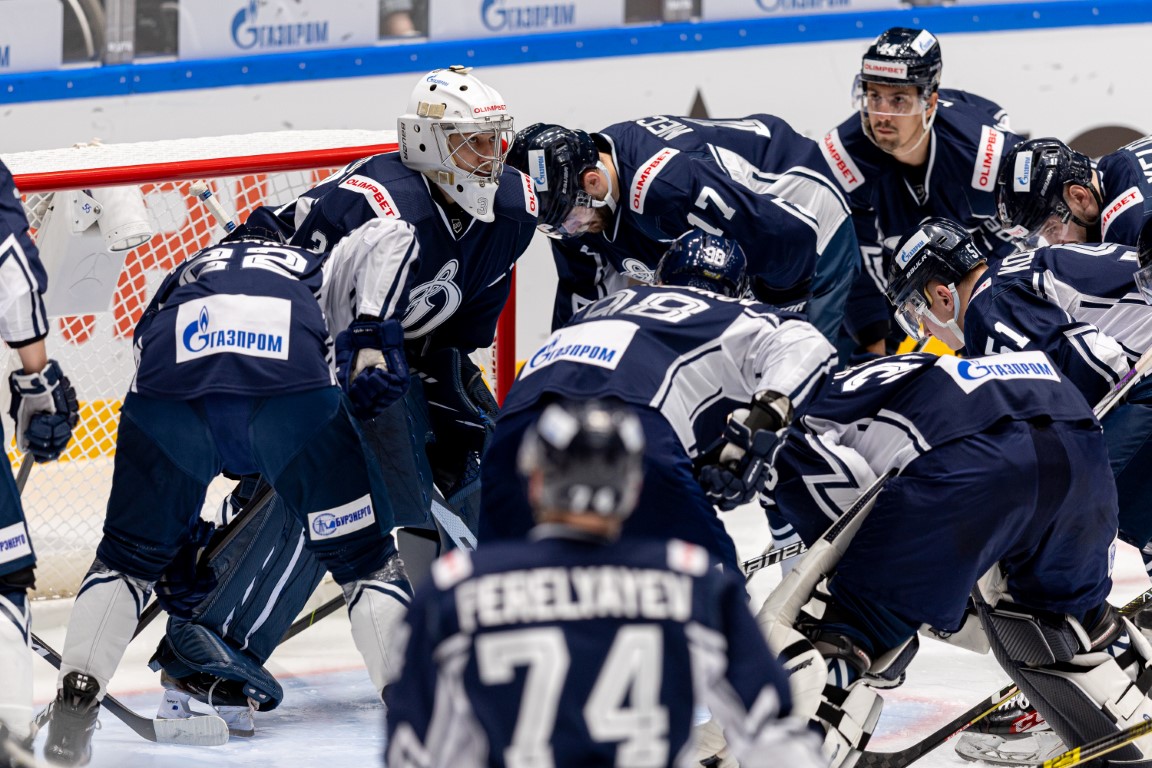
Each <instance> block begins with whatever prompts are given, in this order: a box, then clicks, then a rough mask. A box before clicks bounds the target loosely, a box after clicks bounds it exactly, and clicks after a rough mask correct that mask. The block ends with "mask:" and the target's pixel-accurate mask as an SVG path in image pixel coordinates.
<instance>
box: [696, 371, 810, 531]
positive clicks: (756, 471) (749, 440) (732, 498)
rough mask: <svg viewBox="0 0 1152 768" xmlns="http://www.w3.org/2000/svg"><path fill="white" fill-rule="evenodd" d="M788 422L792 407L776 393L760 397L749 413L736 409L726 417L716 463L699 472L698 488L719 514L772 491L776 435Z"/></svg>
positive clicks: (744, 409)
mask: <svg viewBox="0 0 1152 768" xmlns="http://www.w3.org/2000/svg"><path fill="white" fill-rule="evenodd" d="M791 420H792V403H791V402H790V401H789V400H788V398H786V397H784V396H783V395H778V394H776V393H775V392H765V393H763V394H762V395H760V396H758V397H757V398H756V399H755V400H754V401H753V402H752V407H751V409H746V408H739V409H737V410H735V411H733V412H732V415H730V416H729V417H728V424H727V426H726V427H725V428H724V440H725V445H724V448H723V450H721V452H720V459H719V462H718V463H717V464H713V465H708V466H705V467H703V468H702V469H701V470H700V486H701V487H702V488H703V489H704V494H705V495H706V496H707V497H708V499H709V500H710V501H711V502H712V503H713V504H715V505H716V506H717V507H718V508H719V509H720V511H722V512H730V511H732V510H733V509H736V508H737V507H739V506H740V505H742V504H747V503H748V502H750V501H752V499H754V498H755V497H756V495H757V494H759V493H766V492H767V491H769V490H771V489H772V487H773V486H774V485H775V477H774V474H773V469H772V458H773V455H774V454H775V452H776V447H777V446H778V445H779V443H780V436H779V434H778V432H779V431H781V430H783V429H784V427H785V426H787V425H788V422H790V421H791Z"/></svg>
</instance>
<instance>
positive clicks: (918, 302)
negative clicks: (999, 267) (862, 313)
mask: <svg viewBox="0 0 1152 768" xmlns="http://www.w3.org/2000/svg"><path fill="white" fill-rule="evenodd" d="M984 261H985V258H984V256H983V255H981V253H980V251H978V250H977V249H976V246H975V244H973V242H972V237H971V235H969V234H968V231H967V230H966V229H964V228H963V227H961V226H960V225H959V224H956V223H954V222H952V221H949V220H948V219H943V218H939V217H932V218H929V219H925V220H924V222H923V223H922V224H920V226H919V227H917V228H916V229H915V230H913V231H912V232H911V233H909V234H908V235H906V236H905V237H904V238H903V239H902V240H901V241H900V244H899V245H898V246H897V247H896V253H895V255H894V256H893V257H892V265H891V267H890V268H889V269H888V289H887V290H886V291H885V293H886V294H887V296H888V300H889V301H891V302H892V304H893V306H895V307H896V320H897V321H898V322H899V323H900V327H901V328H903V329H904V331H905V333H907V334H908V335H909V336H911V337H912V338H923V334H922V333H921V331H920V318H921V317H922V316H923V315H924V313H925V312H926V311H927V310H928V307H929V304H928V297H927V295H926V294H925V289H926V288H927V286H928V281H929V280H939V281H940V282H942V283H944V284H945V285H954V284H956V283H958V282H960V281H961V280H963V279H964V277H965V276H966V275H967V274H968V273H969V272H971V271H972V269H973V268H974V267H976V266H977V265H978V264H981V263H983V262H984Z"/></svg>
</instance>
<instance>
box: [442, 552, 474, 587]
mask: <svg viewBox="0 0 1152 768" xmlns="http://www.w3.org/2000/svg"><path fill="white" fill-rule="evenodd" d="M472 570H473V567H472V554H471V553H470V552H468V551H467V550H464V549H454V550H452V551H451V552H449V553H448V554H446V555H444V556H443V557H441V558H439V559H438V560H436V561H434V562H433V563H432V582H433V583H434V584H435V585H436V588H437V589H441V590H449V589H452V587H454V586H456V585H457V584H459V583H460V582H462V581H464V579H467V578H468V577H469V576H471V575H472Z"/></svg>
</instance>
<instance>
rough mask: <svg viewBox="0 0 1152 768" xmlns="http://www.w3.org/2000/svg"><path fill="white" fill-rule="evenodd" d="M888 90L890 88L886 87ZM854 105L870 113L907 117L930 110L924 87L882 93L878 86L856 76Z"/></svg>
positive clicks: (853, 90) (853, 89)
mask: <svg viewBox="0 0 1152 768" xmlns="http://www.w3.org/2000/svg"><path fill="white" fill-rule="evenodd" d="M885 90H888V89H885ZM852 103H853V106H854V107H855V108H856V109H857V110H859V111H860V112H863V113H864V114H866V115H868V114H871V115H888V116H892V117H905V116H907V115H921V114H924V113H925V112H927V111H928V94H926V93H925V92H924V89H923V88H918V87H916V88H914V89H912V90H910V89H901V90H899V91H897V92H891V93H881V92H880V90H879V89H877V88H869V87H868V81H866V80H864V79H862V78H861V77H860V76H859V75H857V76H856V82H855V83H854V84H853V86H852Z"/></svg>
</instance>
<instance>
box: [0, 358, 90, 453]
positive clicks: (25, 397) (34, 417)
mask: <svg viewBox="0 0 1152 768" xmlns="http://www.w3.org/2000/svg"><path fill="white" fill-rule="evenodd" d="M8 388H9V390H11V392H12V405H11V407H10V408H9V409H8V415H10V416H11V417H12V421H14V422H15V423H16V447H17V448H19V449H20V450H21V451H25V452H29V453H31V454H32V458H33V459H35V460H36V461H53V460H54V459H57V458H59V456H60V454H61V453H63V452H64V449H65V448H67V447H68V441H69V440H71V439H72V429H73V427H75V426H76V422H77V421H79V420H80V406H79V404H78V403H77V401H76V390H75V389H73V388H72V382H70V381H68V377H67V376H65V375H64V374H63V372H62V371H61V370H60V364H59V363H57V362H56V361H55V360H49V361H48V364H47V365H45V366H44V370H42V371H39V372H38V373H21V372H19V371H13V372H12V373H11V375H9V377H8Z"/></svg>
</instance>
